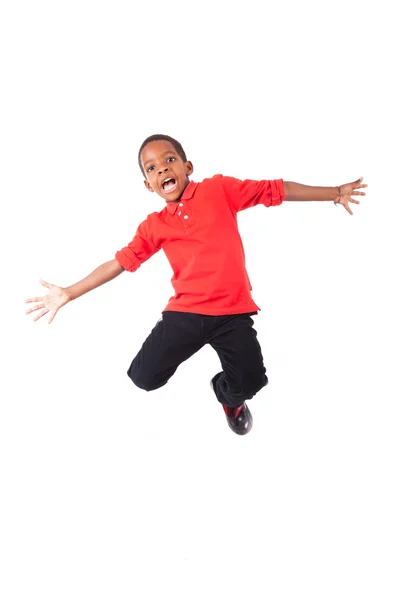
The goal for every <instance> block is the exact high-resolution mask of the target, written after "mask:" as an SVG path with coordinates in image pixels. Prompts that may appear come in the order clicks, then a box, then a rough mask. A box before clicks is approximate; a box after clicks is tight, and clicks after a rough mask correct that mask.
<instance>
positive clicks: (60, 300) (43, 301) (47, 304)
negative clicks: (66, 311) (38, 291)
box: [25, 279, 71, 323]
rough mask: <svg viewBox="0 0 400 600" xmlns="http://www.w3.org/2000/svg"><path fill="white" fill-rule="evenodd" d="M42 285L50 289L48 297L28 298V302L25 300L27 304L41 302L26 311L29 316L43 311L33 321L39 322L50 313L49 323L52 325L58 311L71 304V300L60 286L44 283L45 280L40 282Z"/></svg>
mask: <svg viewBox="0 0 400 600" xmlns="http://www.w3.org/2000/svg"><path fill="white" fill-rule="evenodd" d="M40 283H41V284H42V285H43V286H44V287H47V288H48V289H49V293H48V294H47V296H39V297H37V298H28V300H25V302H39V304H36V305H35V306H32V308H29V309H28V310H27V311H26V314H27V315H28V314H29V313H31V312H34V311H35V310H39V309H42V310H41V311H40V313H38V314H37V315H36V316H35V318H34V319H33V320H34V321H37V320H38V319H40V317H43V316H44V315H46V314H47V313H50V316H49V323H51V322H52V320H53V319H54V317H55V316H56V314H57V311H58V310H59V309H60V308H61V307H62V306H64V304H67V302H69V301H70V300H71V298H70V296H69V294H68V292H67V291H66V290H65V289H64V288H62V287H59V286H58V285H52V284H51V283H47V281H43V279H41V280H40Z"/></svg>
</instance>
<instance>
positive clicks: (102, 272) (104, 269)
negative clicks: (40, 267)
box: [65, 258, 125, 300]
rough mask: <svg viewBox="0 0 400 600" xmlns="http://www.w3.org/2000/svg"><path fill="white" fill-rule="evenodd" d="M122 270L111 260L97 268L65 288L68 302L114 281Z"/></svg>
mask: <svg viewBox="0 0 400 600" xmlns="http://www.w3.org/2000/svg"><path fill="white" fill-rule="evenodd" d="M124 270H125V269H124V268H123V267H121V265H120V264H119V262H118V261H117V260H116V259H115V258H113V259H112V260H109V261H108V262H105V263H103V264H102V265H100V266H99V267H97V269H95V270H94V271H92V273H90V275H88V276H87V277H85V278H84V279H81V280H80V281H78V282H77V283H74V284H73V285H70V286H69V287H67V288H65V291H66V293H67V294H68V296H69V299H70V300H75V298H79V296H83V294H86V293H87V292H90V291H91V290H94V289H95V288H97V287H99V286H100V285H103V283H107V282H108V281H111V279H114V278H115V277H117V275H121V273H122V272H123V271H124Z"/></svg>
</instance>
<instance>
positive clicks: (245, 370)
mask: <svg viewBox="0 0 400 600" xmlns="http://www.w3.org/2000/svg"><path fill="white" fill-rule="evenodd" d="M220 319H221V321H220V322H219V323H218V324H217V326H216V327H215V328H214V329H213V331H212V332H211V333H210V334H209V336H208V339H207V342H208V343H209V344H210V345H211V346H212V347H213V348H214V350H216V352H217V353H218V356H219V358H220V361H221V366H222V369H223V371H222V372H221V373H220V374H219V377H218V379H217V380H216V382H215V390H216V396H217V399H218V401H219V402H221V403H222V404H227V405H228V406H231V407H234V406H239V405H240V404H241V403H242V402H244V400H249V399H250V398H252V397H253V396H254V395H255V394H256V393H257V392H259V391H260V390H261V389H262V388H263V387H264V386H266V385H267V383H268V378H267V375H266V369H265V366H264V360H263V356H262V352H261V347H260V344H259V342H258V339H257V331H256V330H255V329H254V328H253V324H254V321H253V319H252V318H251V316H249V315H248V314H243V315H232V316H231V317H224V318H222V317H220Z"/></svg>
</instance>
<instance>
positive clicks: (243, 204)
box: [221, 175, 285, 212]
mask: <svg viewBox="0 0 400 600" xmlns="http://www.w3.org/2000/svg"><path fill="white" fill-rule="evenodd" d="M221 183H222V187H223V189H224V192H225V196H226V198H227V200H228V203H229V204H230V205H231V206H232V208H233V209H234V210H235V211H236V212H238V211H240V210H245V209H246V208H250V207H251V206H257V204H263V205H264V206H267V207H268V206H278V205H279V204H282V202H283V200H284V198H285V191H284V186H283V180H282V179H271V180H260V181H255V180H252V179H245V180H243V181H242V180H241V179H235V178H234V177H225V176H223V175H221Z"/></svg>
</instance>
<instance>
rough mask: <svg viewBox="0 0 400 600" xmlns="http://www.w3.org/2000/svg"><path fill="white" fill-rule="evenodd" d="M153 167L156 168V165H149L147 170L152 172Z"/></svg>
mask: <svg viewBox="0 0 400 600" xmlns="http://www.w3.org/2000/svg"><path fill="white" fill-rule="evenodd" d="M153 169H154V166H153V165H151V167H148V168H147V172H148V173H150V172H151V171H152V170H153Z"/></svg>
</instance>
